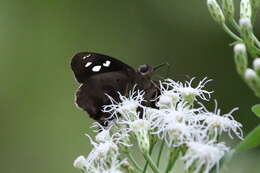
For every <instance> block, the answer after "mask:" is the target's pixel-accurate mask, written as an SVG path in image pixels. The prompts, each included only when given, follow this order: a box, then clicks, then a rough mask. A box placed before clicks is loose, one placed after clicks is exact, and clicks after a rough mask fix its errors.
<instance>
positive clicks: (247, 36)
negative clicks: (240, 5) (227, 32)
mask: <svg viewBox="0 0 260 173" xmlns="http://www.w3.org/2000/svg"><path fill="white" fill-rule="evenodd" d="M239 25H240V28H241V34H242V36H243V38H244V40H245V41H246V42H247V43H249V44H250V45H253V44H254V38H253V27H252V23H251V19H250V18H248V17H244V18H241V19H240V20H239Z"/></svg>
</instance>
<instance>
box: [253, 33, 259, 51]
mask: <svg viewBox="0 0 260 173" xmlns="http://www.w3.org/2000/svg"><path fill="white" fill-rule="evenodd" d="M253 39H254V41H255V43H256V45H257V47H258V48H260V42H259V40H258V39H257V37H256V36H255V34H253Z"/></svg>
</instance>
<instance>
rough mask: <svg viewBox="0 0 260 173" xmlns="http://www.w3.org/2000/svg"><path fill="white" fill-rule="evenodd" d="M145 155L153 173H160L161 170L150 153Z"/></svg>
mask: <svg viewBox="0 0 260 173" xmlns="http://www.w3.org/2000/svg"><path fill="white" fill-rule="evenodd" d="M143 155H144V158H145V159H146V161H147V162H148V164H149V165H150V166H151V168H152V170H153V172H155V173H160V170H159V169H158V167H157V166H156V164H155V163H154V161H153V160H152V158H151V157H150V155H149V154H148V153H143Z"/></svg>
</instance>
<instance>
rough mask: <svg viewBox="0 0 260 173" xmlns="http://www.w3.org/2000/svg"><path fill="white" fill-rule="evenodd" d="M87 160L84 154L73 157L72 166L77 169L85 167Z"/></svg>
mask: <svg viewBox="0 0 260 173" xmlns="http://www.w3.org/2000/svg"><path fill="white" fill-rule="evenodd" d="M87 164H88V163H87V161H86V158H85V157H84V156H79V157H77V158H76V159H75V161H74V163H73V166H74V167H75V168H78V169H82V170H83V169H85V167H86V165H87Z"/></svg>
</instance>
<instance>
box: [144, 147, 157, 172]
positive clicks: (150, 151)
mask: <svg viewBox="0 0 260 173" xmlns="http://www.w3.org/2000/svg"><path fill="white" fill-rule="evenodd" d="M154 145H155V143H153V142H152V143H151V147H150V150H149V155H152V152H153V148H154ZM147 168H148V161H146V162H145V166H144V169H143V173H145V172H146V170H147Z"/></svg>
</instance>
